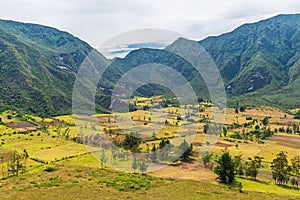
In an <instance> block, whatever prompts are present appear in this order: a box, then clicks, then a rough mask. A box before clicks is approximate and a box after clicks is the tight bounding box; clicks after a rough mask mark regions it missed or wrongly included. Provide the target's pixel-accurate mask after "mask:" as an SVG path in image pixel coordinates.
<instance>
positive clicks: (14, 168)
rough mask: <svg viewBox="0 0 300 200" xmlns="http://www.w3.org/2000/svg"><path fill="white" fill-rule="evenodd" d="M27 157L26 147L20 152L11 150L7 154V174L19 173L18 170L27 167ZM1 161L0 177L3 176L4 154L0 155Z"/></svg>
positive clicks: (21, 170)
mask: <svg viewBox="0 0 300 200" xmlns="http://www.w3.org/2000/svg"><path fill="white" fill-rule="evenodd" d="M28 158H29V154H28V152H27V150H26V149H24V150H23V152H22V153H21V154H20V153H18V152H17V151H13V152H12V154H11V155H10V156H9V158H8V159H9V160H8V162H7V174H8V175H13V176H14V175H19V173H20V172H25V171H26V168H27V159H28ZM0 161H1V172H2V177H4V176H5V174H6V173H5V171H4V156H1V157H0Z"/></svg>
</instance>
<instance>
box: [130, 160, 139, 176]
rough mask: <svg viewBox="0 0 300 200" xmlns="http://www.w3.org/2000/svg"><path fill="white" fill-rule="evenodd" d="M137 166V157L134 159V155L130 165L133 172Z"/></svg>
mask: <svg viewBox="0 0 300 200" xmlns="http://www.w3.org/2000/svg"><path fill="white" fill-rule="evenodd" d="M138 166H139V165H138V162H137V159H136V157H135V156H134V158H133V162H132V165H131V167H132V169H133V173H136V170H137V168H138Z"/></svg>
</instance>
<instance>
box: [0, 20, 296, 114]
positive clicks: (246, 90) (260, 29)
mask: <svg viewBox="0 0 300 200" xmlns="http://www.w3.org/2000/svg"><path fill="white" fill-rule="evenodd" d="M299 20H300V15H279V16H276V17H273V18H270V19H267V20H263V21H260V22H258V23H253V24H245V25H243V26H241V27H239V28H237V29H236V30H234V31H232V32H230V33H227V34H223V35H221V36H217V37H209V38H207V39H205V40H203V41H200V42H199V44H201V45H202V46H203V47H204V48H205V49H206V50H207V51H208V53H209V54H210V55H211V56H212V59H213V60H214V61H215V63H216V65H217V67H218V68H219V70H220V72H221V75H222V77H223V80H224V82H225V86H226V90H227V93H228V99H229V103H231V104H230V105H232V106H234V104H235V103H236V102H237V101H239V102H241V104H243V105H246V104H247V105H257V104H264V105H275V106H279V107H282V108H293V107H299V100H298V99H299V98H298V97H299V95H300V94H299V90H298V89H297V86H298V85H299V84H300V78H299V74H300V73H299V71H300V69H299V66H300V65H299V61H298V60H299V55H300V54H299V53H298V52H299V41H300V32H299V23H298V22H299ZM0 34H1V38H0V71H1V77H0V79H1V81H0V91H1V94H2V96H1V99H0V100H1V109H2V110H6V109H16V110H20V111H25V112H30V113H37V114H39V115H41V116H43V115H44V116H49V115H58V114H65V113H70V112H71V95H72V86H73V83H74V80H75V74H76V72H77V70H78V68H79V67H80V65H81V63H82V62H83V60H84V59H85V57H86V56H87V55H88V53H89V52H90V51H91V50H92V47H90V46H89V45H88V44H87V43H85V42H83V41H81V40H79V39H78V38H76V37H74V36H72V35H70V34H68V33H66V32H62V31H58V30H56V29H53V28H49V27H44V26H40V25H33V24H24V23H18V22H12V21H5V20H2V21H0ZM188 42H189V41H188V40H185V39H179V40H177V41H175V42H174V43H173V44H172V45H170V46H172V47H178V48H181V47H185V46H187V44H188ZM167 50H168V48H166V49H165V50H154V49H144V48H143V49H139V50H135V51H132V52H131V53H130V54H129V55H127V56H126V57H125V58H124V59H119V58H118V59H114V60H113V61H112V63H111V65H110V67H109V68H108V70H107V71H106V72H105V74H104V77H103V78H102V79H101V81H100V83H99V87H98V90H97V92H96V95H97V96H96V105H97V106H96V109H97V111H99V112H107V111H108V109H107V108H108V107H109V105H110V100H109V97H110V95H111V91H112V89H113V87H114V85H115V83H116V82H117V81H118V80H119V79H120V78H121V77H122V75H123V74H124V73H125V72H128V71H129V70H131V69H133V68H135V67H136V66H139V65H143V64H148V63H158V64H162V65H165V66H170V67H172V68H173V69H175V70H176V71H178V72H179V73H181V74H182V75H183V76H184V77H185V78H186V79H187V80H188V81H189V82H190V83H191V85H192V87H193V89H194V90H195V92H196V94H197V95H198V97H199V99H206V98H209V97H210V96H209V94H208V90H207V87H206V85H205V83H204V81H203V79H202V77H201V75H200V74H199V73H198V72H197V71H196V70H195V69H193V67H192V65H191V64H190V63H189V62H187V61H186V60H185V59H183V58H182V57H180V56H178V55H175V54H174V53H171V52H169V51H167ZM99 57H101V59H103V60H105V58H103V57H102V56H101V55H100V54H99ZM157 67H158V68H159V66H157ZM136 94H139V95H143V96H148V97H149V96H153V95H159V94H165V95H169V96H170V95H173V94H172V92H171V91H170V90H168V89H166V88H164V87H162V86H159V85H155V84H148V85H145V86H143V87H141V88H139V89H138V91H137V92H136Z"/></svg>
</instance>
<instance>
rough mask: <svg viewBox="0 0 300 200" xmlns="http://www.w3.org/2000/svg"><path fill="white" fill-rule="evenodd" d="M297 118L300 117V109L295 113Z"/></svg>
mask: <svg viewBox="0 0 300 200" xmlns="http://www.w3.org/2000/svg"><path fill="white" fill-rule="evenodd" d="M295 119H300V110H299V111H298V112H297V113H296V114H295Z"/></svg>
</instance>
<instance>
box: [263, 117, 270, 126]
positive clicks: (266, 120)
mask: <svg viewBox="0 0 300 200" xmlns="http://www.w3.org/2000/svg"><path fill="white" fill-rule="evenodd" d="M262 124H263V125H264V126H267V125H268V124H269V118H268V117H265V118H264V119H263V120H262Z"/></svg>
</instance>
